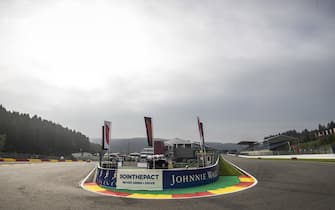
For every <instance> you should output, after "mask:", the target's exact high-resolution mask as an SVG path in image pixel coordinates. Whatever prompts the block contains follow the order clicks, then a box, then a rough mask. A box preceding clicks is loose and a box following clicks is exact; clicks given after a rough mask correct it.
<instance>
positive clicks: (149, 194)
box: [82, 176, 257, 199]
mask: <svg viewBox="0 0 335 210" xmlns="http://www.w3.org/2000/svg"><path fill="white" fill-rule="evenodd" d="M256 183H257V180H256V179H255V178H254V177H252V176H239V177H237V176H227V177H226V176H221V177H220V178H219V180H218V181H216V182H214V183H211V184H207V185H203V186H197V187H189V188H184V189H171V190H162V191H144V190H118V189H113V188H105V187H101V186H99V185H97V184H96V183H95V182H88V183H82V187H83V188H84V189H85V190H87V191H91V192H95V193H98V194H101V195H106V196H114V197H120V198H136V199H188V198H201V197H210V196H218V195H224V194H228V193H234V192H238V191H242V190H245V189H248V188H250V187H252V186H254V185H255V184H256Z"/></svg>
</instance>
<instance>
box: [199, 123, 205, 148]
mask: <svg viewBox="0 0 335 210" xmlns="http://www.w3.org/2000/svg"><path fill="white" fill-rule="evenodd" d="M200 135H201V141H202V142H201V143H202V147H203V149H204V148H205V137H204V126H203V123H202V122H200Z"/></svg>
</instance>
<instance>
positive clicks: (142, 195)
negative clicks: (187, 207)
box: [127, 193, 172, 199]
mask: <svg viewBox="0 0 335 210" xmlns="http://www.w3.org/2000/svg"><path fill="white" fill-rule="evenodd" d="M127 197H128V198H149V199H162V198H165V199H170V198H172V195H165V194H139V193H134V194H131V195H129V196H127Z"/></svg>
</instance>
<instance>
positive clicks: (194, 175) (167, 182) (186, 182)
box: [163, 164, 219, 189]
mask: <svg viewBox="0 0 335 210" xmlns="http://www.w3.org/2000/svg"><path fill="white" fill-rule="evenodd" d="M218 178H219V166H218V165H217V164H216V165H214V166H212V167H206V168H198V169H188V170H173V169H172V170H164V171H163V188H164V189H169V188H170V189H171V188H185V187H193V186H198V185H203V184H209V183H212V182H215V181H217V180H218Z"/></svg>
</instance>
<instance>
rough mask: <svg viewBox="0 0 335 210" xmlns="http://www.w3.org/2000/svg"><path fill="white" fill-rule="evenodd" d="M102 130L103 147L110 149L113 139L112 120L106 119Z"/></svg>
mask: <svg viewBox="0 0 335 210" xmlns="http://www.w3.org/2000/svg"><path fill="white" fill-rule="evenodd" d="M102 130H103V132H102V134H103V135H102V141H103V144H102V145H103V149H104V150H109V145H110V139H111V132H110V130H111V122H109V121H105V122H104V126H103V129H102Z"/></svg>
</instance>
